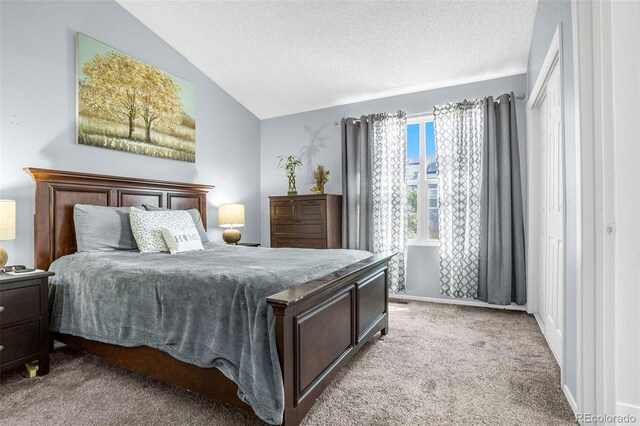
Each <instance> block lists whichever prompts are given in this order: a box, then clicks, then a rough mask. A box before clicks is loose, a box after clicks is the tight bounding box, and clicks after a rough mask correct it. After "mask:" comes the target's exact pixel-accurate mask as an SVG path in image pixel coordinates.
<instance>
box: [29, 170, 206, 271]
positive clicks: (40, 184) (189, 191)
mask: <svg viewBox="0 0 640 426" xmlns="http://www.w3.org/2000/svg"><path fill="white" fill-rule="evenodd" d="M24 171H25V172H27V173H29V174H30V175H31V177H32V178H33V180H34V181H35V184H36V209H35V232H34V240H35V241H34V243H35V266H36V268H39V269H45V270H46V269H48V268H49V265H51V263H52V262H53V261H54V260H56V259H58V258H59V257H61V256H64V255H66V254H70V253H75V252H76V251H77V246H76V235H75V228H74V224H73V206H74V205H75V204H93V205H96V206H113V207H128V206H140V205H142V204H150V205H154V206H158V207H166V208H170V209H176V210H183V209H193V208H196V209H198V210H199V211H200V215H201V216H202V222H203V223H204V226H205V228H206V226H207V192H209V191H210V190H211V189H213V186H211V185H200V184H195V183H179V182H163V181H159V180H148V179H137V178H128V177H119V176H107V175H95V174H89V173H76V172H66V171H60V170H48V169H37V168H32V167H27V168H25V169H24Z"/></svg>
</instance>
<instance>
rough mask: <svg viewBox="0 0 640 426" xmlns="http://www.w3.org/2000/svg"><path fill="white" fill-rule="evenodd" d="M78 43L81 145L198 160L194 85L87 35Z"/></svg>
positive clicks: (184, 159)
mask: <svg viewBox="0 0 640 426" xmlns="http://www.w3.org/2000/svg"><path fill="white" fill-rule="evenodd" d="M77 43H78V45H77V63H78V70H77V76H78V77H77V79H78V85H77V136H78V143H79V144H83V145H91V146H97V147H101V148H108V149H115V150H118V151H126V152H131V153H135V154H142V155H148V156H152V157H160V158H168V159H172V160H180V161H188V162H191V163H195V161H196V121H195V88H194V86H193V84H191V83H189V82H188V81H186V80H183V79H181V78H180V77H176V76H175V75H172V74H169V73H168V72H166V71H163V70H161V69H159V68H157V67H154V66H153V65H149V64H147V63H144V62H142V61H139V60H137V59H136V58H133V57H131V56H129V55H127V54H125V53H122V52H120V51H118V50H116V49H114V48H112V47H110V46H107V45H106V44H104V43H101V42H99V41H97V40H95V39H93V38H91V37H89V36H86V35H84V34H82V33H78V40H77Z"/></svg>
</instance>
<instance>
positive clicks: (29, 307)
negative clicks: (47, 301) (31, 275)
mask: <svg viewBox="0 0 640 426" xmlns="http://www.w3.org/2000/svg"><path fill="white" fill-rule="evenodd" d="M34 283H35V284H36V285H33V286H29V287H23V288H16V289H13V290H3V291H1V292H0V306H2V309H0V311H2V312H0V327H6V326H7V325H9V324H12V323H15V322H19V321H26V320H30V319H36V318H39V317H40V286H39V285H38V284H39V281H34Z"/></svg>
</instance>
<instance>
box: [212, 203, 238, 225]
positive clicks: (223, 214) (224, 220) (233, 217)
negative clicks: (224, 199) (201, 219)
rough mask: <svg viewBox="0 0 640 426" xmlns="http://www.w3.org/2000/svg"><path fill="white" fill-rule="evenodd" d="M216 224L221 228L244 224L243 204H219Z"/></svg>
mask: <svg viewBox="0 0 640 426" xmlns="http://www.w3.org/2000/svg"><path fill="white" fill-rule="evenodd" d="M218 225H220V226H222V227H223V228H231V227H240V226H244V204H221V205H220V207H219V208H218Z"/></svg>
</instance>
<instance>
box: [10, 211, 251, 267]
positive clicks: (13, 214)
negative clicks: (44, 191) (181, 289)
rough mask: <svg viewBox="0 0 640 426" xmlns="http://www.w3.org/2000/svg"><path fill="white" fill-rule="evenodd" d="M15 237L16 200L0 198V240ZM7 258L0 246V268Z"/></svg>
mask: <svg viewBox="0 0 640 426" xmlns="http://www.w3.org/2000/svg"><path fill="white" fill-rule="evenodd" d="M243 223H244V222H243ZM15 238H16V202H15V201H14V200H0V240H1V241H4V240H13V239H15ZM8 259H9V256H8V255H7V251H6V250H5V249H3V248H2V247H0V268H4V265H6V264H7V260H8Z"/></svg>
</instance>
